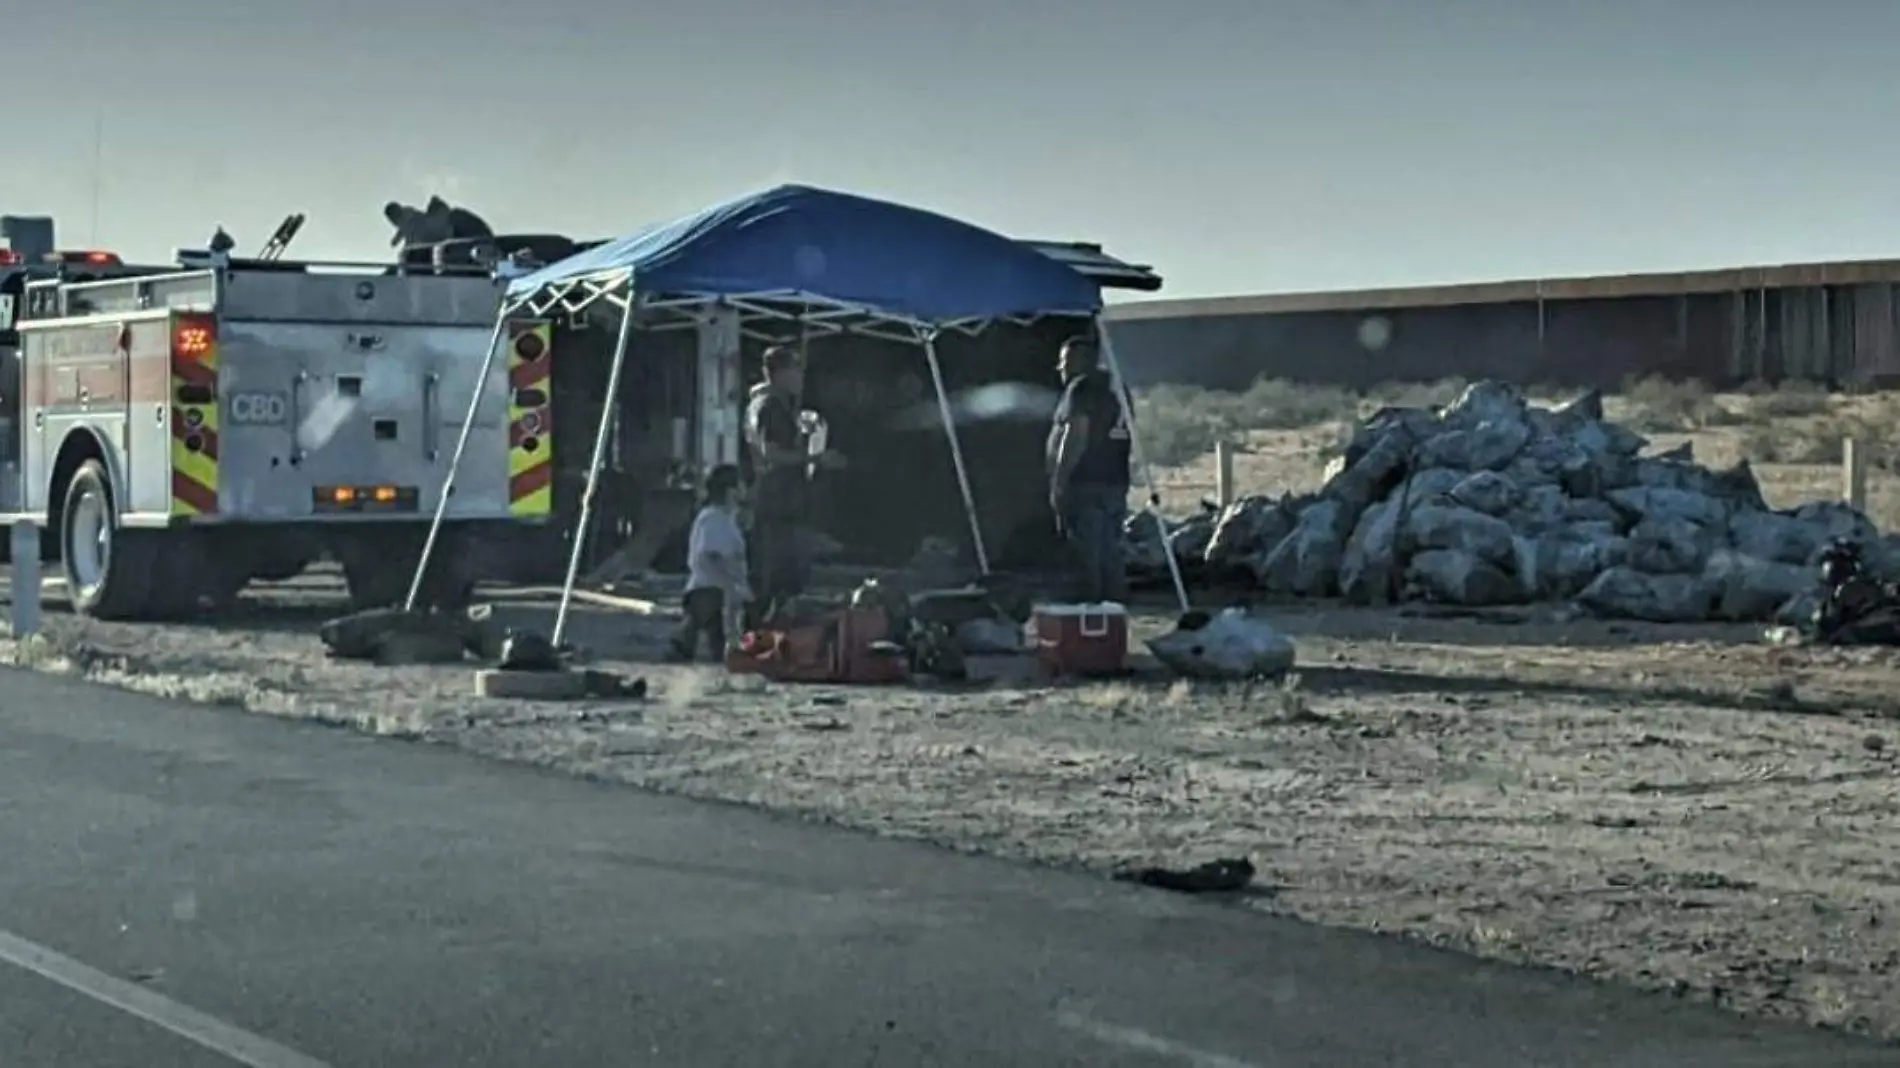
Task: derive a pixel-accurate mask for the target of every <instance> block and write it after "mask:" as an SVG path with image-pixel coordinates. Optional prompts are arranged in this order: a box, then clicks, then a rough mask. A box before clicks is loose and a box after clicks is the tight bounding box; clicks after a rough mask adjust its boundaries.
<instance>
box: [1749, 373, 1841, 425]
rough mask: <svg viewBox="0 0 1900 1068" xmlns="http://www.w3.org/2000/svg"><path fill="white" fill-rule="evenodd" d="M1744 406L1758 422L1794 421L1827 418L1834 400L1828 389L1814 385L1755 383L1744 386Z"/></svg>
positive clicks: (1797, 382)
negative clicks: (1812, 417) (1811, 416)
mask: <svg viewBox="0 0 1900 1068" xmlns="http://www.w3.org/2000/svg"><path fill="white" fill-rule="evenodd" d="M1742 394H1743V397H1744V399H1743V401H1742V406H1743V408H1744V410H1745V411H1746V412H1747V414H1748V415H1750V416H1752V417H1753V418H1756V419H1791V418H1798V417H1801V416H1809V415H1825V414H1827V412H1829V411H1830V410H1832V409H1833V407H1834V400H1833V398H1832V397H1830V396H1829V395H1828V392H1827V389H1826V387H1824V386H1821V385H1819V384H1817V383H1814V382H1803V381H1792V382H1782V383H1780V384H1778V385H1773V386H1770V385H1767V384H1765V383H1761V382H1751V383H1749V384H1748V385H1746V386H1744V387H1742Z"/></svg>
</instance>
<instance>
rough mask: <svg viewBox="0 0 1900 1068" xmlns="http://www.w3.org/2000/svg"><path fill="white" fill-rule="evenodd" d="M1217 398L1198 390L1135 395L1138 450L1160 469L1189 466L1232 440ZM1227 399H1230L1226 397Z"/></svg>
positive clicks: (1188, 388) (1182, 388)
mask: <svg viewBox="0 0 1900 1068" xmlns="http://www.w3.org/2000/svg"><path fill="white" fill-rule="evenodd" d="M1220 396H1221V395H1220V394H1218V393H1215V392H1214V391H1213V390H1206V389H1201V388H1200V387H1198V386H1175V385H1163V386H1151V387H1149V388H1147V389H1144V390H1141V391H1140V392H1138V393H1136V394H1135V421H1136V425H1137V426H1138V427H1139V430H1140V435H1141V447H1142V450H1143V451H1144V452H1146V453H1147V454H1148V459H1149V461H1150V462H1152V463H1155V464H1158V465H1160V466H1162V467H1176V466H1179V465H1181V464H1185V463H1190V462H1192V461H1194V460H1195V459H1198V458H1199V457H1201V456H1204V455H1206V454H1207V453H1209V452H1211V451H1213V448H1214V446H1215V444H1216V443H1218V442H1219V441H1221V440H1222V439H1225V438H1231V437H1232V436H1234V432H1235V430H1236V427H1234V426H1233V424H1232V423H1231V422H1230V421H1229V413H1228V412H1227V411H1226V406H1225V405H1222V404H1220V403H1218V401H1217V400H1216V398H1218V397H1220ZM1227 396H1232V394H1228V395H1227Z"/></svg>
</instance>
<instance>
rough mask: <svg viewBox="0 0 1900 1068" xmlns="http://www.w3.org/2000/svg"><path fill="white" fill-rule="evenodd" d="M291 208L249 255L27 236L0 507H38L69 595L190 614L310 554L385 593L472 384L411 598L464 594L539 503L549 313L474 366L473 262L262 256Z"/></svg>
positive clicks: (25, 510)
mask: <svg viewBox="0 0 1900 1068" xmlns="http://www.w3.org/2000/svg"><path fill="white" fill-rule="evenodd" d="M293 220H294V222H293ZM301 222H302V219H301V217H298V216H293V217H292V218H291V219H287V220H286V223H285V226H284V227H280V229H279V231H278V233H277V234H276V235H273V238H272V241H271V242H270V243H269V244H268V245H267V246H266V248H265V251H264V252H263V253H262V254H261V256H260V258H256V259H248V260H240V259H232V258H230V257H229V255H228V254H227V253H226V252H223V251H219V252H181V253H180V254H179V262H178V263H176V264H172V265H167V266H158V267H145V266H128V265H125V264H123V263H121V262H119V261H118V258H117V257H111V260H110V263H109V264H108V263H107V262H106V260H104V259H103V258H102V259H100V260H99V261H97V262H92V261H90V260H88V261H85V262H81V263H77V264H69V263H66V262H65V261H49V260H48V259H46V258H45V257H44V256H42V259H41V261H40V263H39V264H36V265H34V267H33V269H32V270H30V271H28V272H27V273H26V275H25V276H24V284H23V285H21V286H20V292H19V293H18V294H17V296H16V298H15V300H14V302H13V312H14V318H15V320H16V321H15V322H14V324H13V330H12V332H10V333H5V334H0V431H4V434H3V435H0V513H4V516H3V517H0V518H4V519H5V520H6V521H9V522H16V521H20V520H31V521H35V522H39V523H42V524H44V525H45V528H46V530H47V532H48V534H49V537H47V538H46V539H45V541H46V543H47V544H49V545H51V546H52V547H53V548H54V549H56V551H57V554H58V557H59V559H60V563H61V568H62V571H63V573H64V576H65V580H66V583H67V586H68V588H69V591H70V595H71V598H72V602H73V605H74V607H75V609H76V610H77V611H79V612H81V613H83V614H87V615H93V616H98V617H102V618H115V619H133V618H164V617H176V616H180V615H188V614H191V613H193V612H195V611H199V610H202V609H203V608H205V607H208V606H215V605H217V604H219V603H223V602H227V601H229V600H230V599H232V598H233V597H235V595H236V594H237V593H238V591H239V590H241V589H242V588H243V587H244V586H245V585H246V584H247V583H249V582H251V581H252V580H265V581H270V580H282V579H287V578H290V577H293V576H295V575H297V574H298V573H300V572H301V571H303V570H304V569H305V568H306V567H307V566H308V565H309V564H310V563H312V562H313V561H315V560H316V559H318V558H319V557H325V556H327V557H330V558H333V559H335V560H336V561H338V562H339V563H340V564H341V566H342V569H343V573H344V577H345V579H346V580H347V582H348V584H349V588H350V593H351V597H352V600H353V601H356V602H357V603H358V604H359V605H364V606H368V605H378V604H389V603H396V602H399V601H401V600H402V598H403V597H404V595H405V594H406V593H407V592H408V586H409V580H410V578H411V577H412V576H413V574H414V571H415V568H416V564H417V561H418V559H419V557H420V553H421V546H422V541H423V538H424V536H425V534H426V532H427V527H428V522H427V517H428V516H429V515H430V514H431V513H432V512H433V511H434V509H435V507H436V503H437V500H438V499H439V497H440V495H441V493H442V485H443V477H444V475H445V473H446V471H447V468H448V447H452V446H453V444H454V441H455V438H454V435H455V434H456V433H457V431H458V430H459V428H460V425H461V422H462V417H463V414H464V413H465V412H466V411H467V410H468V408H469V405H470V401H471V399H472V398H473V396H474V395H475V394H476V393H477V392H479V393H481V395H482V397H483V402H482V404H481V410H482V411H484V412H487V413H490V414H489V416H488V417H487V418H486V419H484V420H482V421H481V424H480V425H478V426H477V427H476V428H475V429H474V431H473V433H472V434H471V440H470V442H469V445H468V449H467V452H466V453H465V455H464V456H463V459H462V469H461V472H460V473H459V474H458V476H457V478H456V484H455V490H454V493H453V496H452V498H451V499H450V501H449V505H448V509H447V515H448V520H449V524H448V526H447V527H446V528H445V531H444V537H445V538H447V539H448V541H447V543H446V544H445V545H444V546H439V547H438V551H437V552H436V553H435V554H434V560H435V561H436V562H438V564H439V565H440V566H437V564H432V565H431V575H430V576H429V582H428V584H427V590H426V596H427V597H428V599H429V600H431V601H433V602H435V603H439V604H440V603H453V602H458V601H461V600H463V599H465V598H466V597H467V595H468V593H469V591H470V589H471V588H472V586H473V583H474V582H475V581H476V580H478V579H480V578H482V577H485V571H484V569H485V568H486V567H487V566H488V565H489V564H491V563H493V562H495V554H496V553H498V552H501V553H505V552H508V551H510V546H511V544H512V542H513V541H514V535H515V533H516V532H518V531H520V530H522V529H523V528H524V527H533V526H536V525H539V524H542V523H544V522H545V521H546V520H547V518H548V516H549V513H550V511H551V509H550V502H551V497H552V494H551V491H550V484H551V480H552V479H551V473H552V461H553V454H552V446H551V442H552V440H553V439H552V436H551V434H550V430H551V428H552V419H553V414H554V413H553V396H552V390H551V388H550V385H549V383H550V368H551V362H552V359H553V333H552V330H551V324H549V323H547V322H545V321H539V320H523V321H519V322H511V323H509V324H506V325H505V328H504V330H503V331H502V340H503V343H504V344H506V345H507V346H508V347H507V350H506V353H505V357H506V358H505V359H497V360H496V361H495V366H494V369H493V371H492V372H491V373H490V374H489V376H488V377H487V379H486V380H485V381H478V378H479V377H480V369H481V367H482V366H483V357H484V356H485V355H486V350H487V346H488V344H489V342H490V338H491V335H492V333H493V331H494V328H495V319H496V315H497V311H498V307H499V302H500V295H501V292H500V288H499V283H498V282H497V280H496V278H495V277H494V274H493V272H492V271H489V270H484V269H477V268H442V267H434V266H430V267H426V268H416V267H410V266H405V265H385V264H317V263H299V262H294V261H285V260H282V259H278V258H276V257H278V256H281V254H282V250H283V246H284V245H287V244H288V242H289V238H290V237H291V236H294V234H295V231H296V229H297V228H298V227H299V226H300V225H301ZM219 244H220V245H222V246H224V247H225V248H228V247H229V241H228V239H226V240H225V241H223V242H219ZM87 255H89V256H100V257H104V256H107V255H109V254H105V253H88V254H87ZM73 268H91V269H90V270H85V271H76V270H74V269H73ZM444 549H446V551H444Z"/></svg>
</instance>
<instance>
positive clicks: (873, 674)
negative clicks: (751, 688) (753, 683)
mask: <svg viewBox="0 0 1900 1068" xmlns="http://www.w3.org/2000/svg"><path fill="white" fill-rule="evenodd" d="M890 629H891V627H890V618H889V617H888V616H886V615H885V614H884V611H883V609H880V608H846V609H841V610H839V611H837V612H835V613H832V614H831V615H827V616H824V617H821V618H819V619H814V620H809V621H806V622H800V623H792V624H789V625H787V626H784V627H776V628H766V629H761V630H755V631H748V632H747V633H746V635H745V637H744V638H743V639H741V641H740V643H739V648H737V649H735V650H733V651H732V652H731V653H730V654H728V655H727V657H726V670H728V671H731V672H734V673H735V674H742V675H762V676H764V677H765V678H768V679H771V680H772V681H774V682H831V683H891V682H903V681H904V679H905V678H906V677H908V675H909V670H908V665H907V664H906V662H905V658H904V656H903V654H902V653H900V652H896V651H894V650H891V649H889V648H881V647H879V646H880V644H881V643H882V644H884V645H888V643H889V642H890Z"/></svg>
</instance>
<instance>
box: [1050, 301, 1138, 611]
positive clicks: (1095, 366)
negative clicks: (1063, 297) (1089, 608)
mask: <svg viewBox="0 0 1900 1068" xmlns="http://www.w3.org/2000/svg"><path fill="white" fill-rule="evenodd" d="M1057 371H1058V373H1060V375H1061V376H1062V400H1061V401H1060V402H1059V403H1058V404H1057V406H1056V413H1055V419H1054V422H1053V425H1051V427H1050V429H1049V440H1048V443H1047V446H1046V460H1047V466H1048V471H1049V507H1050V509H1051V511H1053V512H1054V513H1055V518H1056V526H1057V529H1058V530H1059V531H1060V532H1061V533H1062V535H1063V537H1064V538H1066V539H1067V541H1068V543H1069V546H1070V549H1071V551H1072V562H1073V564H1074V570H1075V575H1076V597H1077V599H1078V600H1081V601H1084V602H1101V601H1115V602H1120V601H1122V600H1123V599H1124V598H1126V596H1127V592H1128V565H1127V562H1126V560H1125V559H1124V558H1123V551H1122V525H1123V523H1124V522H1125V521H1126V520H1127V518H1128V487H1129V464H1130V460H1131V459H1132V455H1133V448H1132V444H1133V439H1132V437H1131V436H1130V434H1129V427H1128V411H1127V408H1126V407H1125V406H1124V405H1123V403H1122V398H1121V395H1120V393H1119V391H1118V390H1117V389H1116V388H1115V382H1114V380H1113V378H1112V377H1111V376H1110V375H1109V374H1108V372H1106V371H1104V370H1103V369H1102V368H1101V366H1100V360H1099V357H1098V355H1097V352H1096V347H1095V343H1094V342H1093V341H1092V340H1090V339H1089V338H1086V337H1073V338H1070V339H1069V340H1068V341H1065V342H1063V345H1062V352H1061V355H1060V357H1059V358H1058V362H1057Z"/></svg>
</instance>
